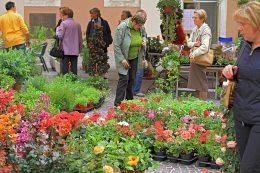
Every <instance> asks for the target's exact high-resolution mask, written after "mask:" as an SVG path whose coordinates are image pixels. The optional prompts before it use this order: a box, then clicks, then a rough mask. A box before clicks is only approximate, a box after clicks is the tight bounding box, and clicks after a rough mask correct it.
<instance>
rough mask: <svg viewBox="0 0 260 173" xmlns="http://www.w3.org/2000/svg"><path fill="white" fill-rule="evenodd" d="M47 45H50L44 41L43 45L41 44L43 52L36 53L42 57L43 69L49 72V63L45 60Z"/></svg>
mask: <svg viewBox="0 0 260 173" xmlns="http://www.w3.org/2000/svg"><path fill="white" fill-rule="evenodd" d="M47 45H48V43H47V42H44V43H42V45H41V46H42V51H41V53H40V54H38V53H36V54H35V55H36V56H37V57H38V58H39V59H40V61H41V63H42V65H43V70H44V71H47V72H49V70H48V67H47V65H46V62H45V60H44V54H45V51H46V48H47Z"/></svg>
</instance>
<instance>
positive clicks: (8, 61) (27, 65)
mask: <svg viewBox="0 0 260 173" xmlns="http://www.w3.org/2000/svg"><path fill="white" fill-rule="evenodd" d="M0 59H1V61H0V74H5V75H9V76H12V77H13V78H14V79H15V81H16V84H15V85H14V86H15V88H16V89H17V90H20V89H21V86H22V81H23V80H24V79H26V78H28V77H29V75H30V72H31V70H32V66H33V64H34V62H35V58H34V56H33V55H32V54H31V53H29V52H28V53H27V54H26V55H25V54H24V52H23V51H22V50H16V49H13V50H10V51H8V52H7V51H0Z"/></svg>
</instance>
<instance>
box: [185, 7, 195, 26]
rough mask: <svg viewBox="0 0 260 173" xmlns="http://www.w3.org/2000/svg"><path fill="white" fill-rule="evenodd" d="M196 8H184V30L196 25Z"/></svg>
mask: <svg viewBox="0 0 260 173" xmlns="http://www.w3.org/2000/svg"><path fill="white" fill-rule="evenodd" d="M194 11H195V9H184V10H183V27H184V30H192V29H193V28H194V27H195V24H194V22H193V19H192V17H193V15H194Z"/></svg>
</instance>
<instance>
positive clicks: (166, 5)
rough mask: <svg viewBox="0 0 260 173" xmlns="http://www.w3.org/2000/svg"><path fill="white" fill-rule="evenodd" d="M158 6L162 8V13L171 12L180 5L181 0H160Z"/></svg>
mask: <svg viewBox="0 0 260 173" xmlns="http://www.w3.org/2000/svg"><path fill="white" fill-rule="evenodd" d="M156 7H157V8H159V9H160V12H161V14H162V13H166V14H170V13H172V12H173V10H174V9H177V8H179V7H180V2H179V0H159V2H158V3H157V6H156Z"/></svg>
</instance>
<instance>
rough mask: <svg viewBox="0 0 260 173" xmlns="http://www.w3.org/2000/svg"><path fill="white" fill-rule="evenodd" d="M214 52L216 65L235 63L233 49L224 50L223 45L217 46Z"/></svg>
mask: <svg viewBox="0 0 260 173" xmlns="http://www.w3.org/2000/svg"><path fill="white" fill-rule="evenodd" d="M214 54H215V64H216V65H220V66H226V65H228V64H234V63H235V60H236V59H235V53H234V52H232V51H227V52H223V51H222V47H221V46H219V47H217V48H216V50H215V52H214Z"/></svg>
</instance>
